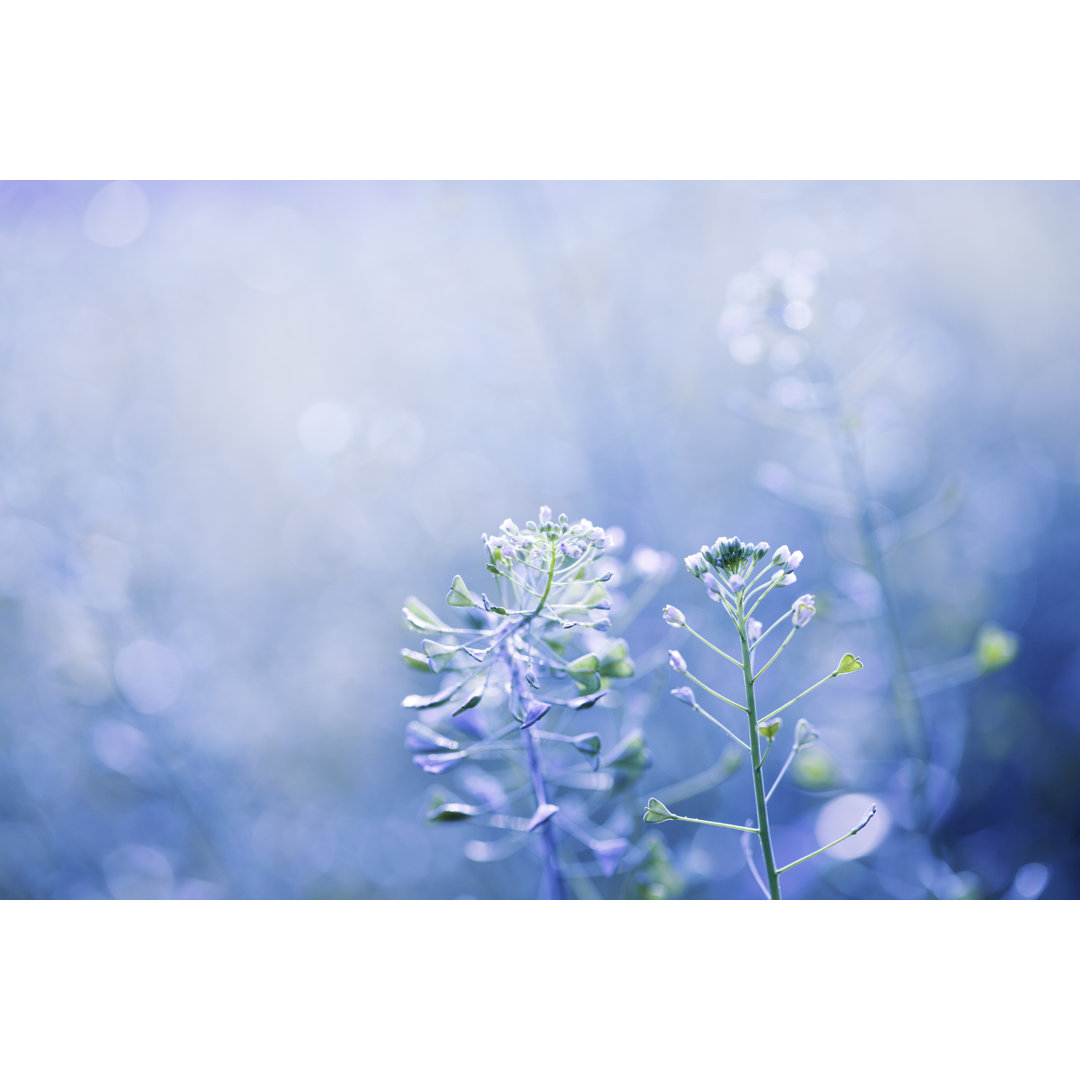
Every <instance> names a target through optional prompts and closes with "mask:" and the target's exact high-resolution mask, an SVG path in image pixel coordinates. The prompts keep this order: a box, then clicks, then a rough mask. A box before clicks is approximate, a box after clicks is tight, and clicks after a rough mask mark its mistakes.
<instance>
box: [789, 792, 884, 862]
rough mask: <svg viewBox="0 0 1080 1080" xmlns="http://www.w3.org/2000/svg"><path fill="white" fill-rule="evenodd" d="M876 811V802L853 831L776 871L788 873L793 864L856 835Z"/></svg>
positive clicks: (810, 857) (868, 822)
mask: <svg viewBox="0 0 1080 1080" xmlns="http://www.w3.org/2000/svg"><path fill="white" fill-rule="evenodd" d="M875 813H877V805H876V804H875V805H872V806H871V807H870V810H869V811H868V813H867V815H866V817H865V818H863V820H862V821H860V822H859V824H858V825H856V826H855V828H854V829H852V830H851V832H846V833H844V835H843V836H841V837H840V838H839V839H838V840H834V841H833V842H832V843H831V844H826V845H825V846H824V847H819V848H818V849H817V851H811V852H810V854H809V855H804V856H803V857H802V858H801V859H796V860H795V861H794V862H789V863H788V864H787V866H781V867H780V869H779V870H777V871H776V872H777V873H778V874H783V873H786V872H787V871H788V870H790V869H791V868H792V867H793V866H798V865H799V863H804V862H806V860H807V859H812V858H813V857H814V856H815V855H820V854H821V853H822V852H823V851H828V850H829V848H831V847H836V845H837V844H842V843H843V842H844V841H845V840H847V839H849V838H850V837H852V836H854V835H855V834H856V833H857V832H859V831H860V830H862V829H865V828H866V826H867V825H869V824H870V819H871V818H872V817H873V816H874V814H875Z"/></svg>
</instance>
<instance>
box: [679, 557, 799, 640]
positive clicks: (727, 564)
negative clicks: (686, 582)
mask: <svg viewBox="0 0 1080 1080" xmlns="http://www.w3.org/2000/svg"><path fill="white" fill-rule="evenodd" d="M768 553H769V545H768V544H767V543H765V542H764V541H762V542H761V543H760V544H748V543H744V542H743V541H742V540H740V539H739V538H738V537H737V536H733V537H727V536H720V537H717V539H716V542H715V543H714V544H712V545H711V546H709V545H703V546H702V548H701V550H700V551H695V552H694V553H693V554H692V555H687V556H686V559H685V560H684V562H685V564H686V569H687V570H689V571H690V573H691V574H693V575H694V577H696V578H697V579H698V580H699V581H701V582H702V584H704V585H705V587H706V589H707V590H708V593H709V597H710V598H711V599H712V600H715V601H716V602H717V603H725V602H729V603H730V602H734V601H735V598H736V597H737V596H739V595H742V594H744V593H745V592H746V591H747V589H748V588H749V587H750V586H752V585H754V584H756V583H757V582H758V581H759V580H760V579H761V578H762V577H763V576H764V575H765V574H766V573H767V572H768V571H769V570H770V569H772V570H774V573H773V576H772V578H771V580H770V582H769V583H768V586H769V587H772V586H783V585H791V584H793V583H794V582H795V580H796V577H795V570H796V569H797V568H798V566H799V564H800V563H801V562H802V558H803V554H802V552H801V551H794V552H792V551H789V550H788V547H787V545H786V544H784V545H783V546H781V547H779V548H777V549H776V551H775V552H774V553H773V557H772V559H771V560H770V561H769V562H768V563H767V564H766V566H765V568H764V569H763V570H761V571H759V573H758V574H757V575H756V576H755V577H751V574H753V572H754V570H755V568H756V567H757V565H758V563H760V562H761V560H762V559H764V558H765V556H766V555H768ZM675 610H677V609H675ZM665 618H666V616H665ZM668 621H669V622H670V620H668ZM673 625H677V624H673Z"/></svg>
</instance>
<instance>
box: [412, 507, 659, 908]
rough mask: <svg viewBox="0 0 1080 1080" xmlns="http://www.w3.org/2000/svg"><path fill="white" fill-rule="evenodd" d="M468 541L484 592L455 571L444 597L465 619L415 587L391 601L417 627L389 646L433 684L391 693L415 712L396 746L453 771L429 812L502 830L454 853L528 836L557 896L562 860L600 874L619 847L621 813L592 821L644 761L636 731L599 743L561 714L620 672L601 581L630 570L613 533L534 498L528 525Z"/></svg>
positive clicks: (548, 889) (593, 697)
mask: <svg viewBox="0 0 1080 1080" xmlns="http://www.w3.org/2000/svg"><path fill="white" fill-rule="evenodd" d="M482 539H483V542H484V546H485V548H486V549H487V554H488V565H487V569H488V571H489V572H490V573H491V574H492V575H493V577H494V584H493V587H492V592H491V595H490V596H489V594H488V593H487V592H480V593H476V592H474V591H473V590H472V589H470V588H469V587H468V586H467V585H466V583H465V581H464V579H463V578H462V577H461V575H457V576H456V577H455V578H454V580H453V583H452V584H451V586H450V591H449V593H448V595H447V598H446V600H447V603H448V604H449V605H450V606H451V607H456V608H462V609H465V610H466V611H467V613H468V618H469V625H468V626H466V627H457V626H451V625H448V624H447V623H445V622H444V621H443V620H442V619H440V618H439V617H438V616H437V615H435V613H434V612H432V611H431V610H430V609H429V608H428V607H426V606H425V605H424V604H423V603H422V602H421V601H419V600H417V599H416V598H415V597H410V598H409V599H408V600H407V601H406V603H405V607H404V615H405V619H406V621H407V622H408V624H409V625H410V626H411V627H412V628H413V629H414V630H416V631H419V632H420V633H422V634H424V635H425V637H424V639H423V641H422V643H421V648H420V649H419V650H412V649H405V650H403V654H404V656H405V658H406V660H407V661H408V662H409V663H410V664H412V665H413V666H414V667H416V668H418V669H424V670H427V671H430V672H433V673H436V674H440V675H442V676H443V680H444V681H443V684H442V686H441V687H440V689H439V690H438V691H436V692H435V693H433V694H426V695H421V694H410V695H409V696H408V697H406V698H405V700H404V701H403V702H402V704H403V705H404V706H405V707H406V708H411V709H416V710H420V711H422V712H423V713H424V714H425V720H424V721H419V720H415V721H413V722H412V723H410V724H409V726H408V729H407V734H406V746H407V747H408V748H409V749H410V750H412V751H413V752H414V757H413V761H414V763H415V764H416V765H418V766H419V767H420V768H421V769H423V770H424V771H425V772H428V773H430V774H433V775H441V774H443V773H446V772H448V771H450V770H452V769H460V772H459V775H460V776H461V786H462V787H463V788H464V789H465V790H466V791H467V792H468V794H467V795H466V796H459V795H457V794H455V793H453V792H449V791H447V790H446V789H443V788H439V789H438V790H437V791H436V792H435V793H434V794H433V795H432V802H431V805H430V806H429V808H428V814H427V816H428V819H429V820H430V821H461V820H466V819H467V820H470V821H472V822H474V823H476V824H483V825H486V826H490V827H491V828H494V829H497V830H503V831H505V832H506V833H507V836H506V837H504V839H503V840H502V841H473V842H471V843H470V844H469V845H468V847H467V848H466V854H467V855H469V856H470V857H471V858H473V859H476V860H478V861H489V860H490V859H492V858H496V857H499V856H500V855H503V854H510V853H511V852H512V851H513V850H516V848H517V847H518V846H520V845H522V844H524V843H525V842H527V841H528V839H529V837H530V836H534V837H536V838H538V840H539V847H540V856H541V861H542V863H543V865H544V880H545V885H544V887H543V888H542V890H541V891H542V895H545V896H549V897H552V898H562V897H563V896H564V895H565V894H566V888H567V870H568V869H569V866H568V864H567V863H566V860H567V858H568V856H572V860H573V862H572V865H573V869H574V875H575V878H576V879H580V878H581V876H582V875H586V874H589V873H592V872H593V871H594V870H595V871H596V872H598V873H600V874H602V875H604V876H608V877H610V876H611V875H612V874H613V873H614V872H615V871H616V869H617V868H618V866H619V863H620V860H621V859H622V856H623V855H624V854H625V853H626V851H627V848H628V847H629V840H628V839H627V836H626V835H625V833H626V832H627V831H628V829H629V827H630V826H629V819H628V818H626V816H625V815H624V816H623V818H624V819H625V821H626V827H625V828H622V829H620V828H616V827H612V826H611V825H610V824H609V825H605V826H599V825H596V824H595V823H594V822H593V820H592V817H593V815H594V814H595V813H596V811H597V810H598V809H600V807H599V805H598V803H599V802H602V800H603V799H604V798H605V797H609V796H611V795H614V794H617V793H619V792H620V791H622V790H624V789H625V788H626V787H627V786H628V785H629V784H630V783H631V782H632V781H633V780H636V779H637V777H638V776H639V775H640V774H641V772H642V771H643V770H644V769H645V768H646V767H647V766H648V765H649V763H650V760H651V759H650V757H649V753H648V750H647V748H646V746H645V742H644V738H643V736H642V735H641V733H640V732H639V731H636V730H632V731H629V732H626V733H625V734H624V735H623V738H622V739H620V740H618V741H617V743H616V745H614V746H613V747H612V748H611V749H610V750H609V751H607V752H606V753H605V752H604V751H605V748H604V746H603V739H602V738H601V735H600V733H599V732H595V731H586V732H573V731H568V730H565V728H564V725H565V723H566V718H567V716H568V715H573V714H576V713H578V712H581V711H583V710H586V709H589V708H591V707H592V706H594V705H596V703H597V702H598V701H600V700H601V699H602V698H603V697H604V696H605V695H606V694H607V693H608V687H609V684H610V683H611V682H612V680H617V679H625V678H628V677H630V676H632V675H633V674H634V666H633V663H632V661H631V659H630V656H629V652H628V649H627V645H626V642H625V641H623V640H622V639H619V638H613V637H611V636H609V635H608V633H607V631H609V630H610V628H611V614H612V608H613V604H612V596H611V594H610V593H609V592H608V588H607V586H608V584H609V583H612V582H614V581H617V580H619V579H620V578H624V577H625V578H630V577H633V576H635V574H636V575H637V576H639V577H641V576H644V572H643V571H642V569H641V568H640V567H636V566H634V565H631V566H630V567H624V566H623V564H622V563H620V562H619V561H618V560H617V559H615V558H613V557H612V556H611V554H610V553H611V552H612V551H613V550H614V549H615V548H616V547H617V546H618V542H619V536H618V534H617V533H616V531H615V530H612V531H610V532H607V531H605V530H604V529H602V528H599V527H597V526H595V525H593V524H592V522H590V521H588V520H585V519H582V520H581V521H579V522H576V523H571V522H570V521H569V520H568V518H567V517H566V515H565V514H563V515H560V516H559V518H558V519H553V518H552V515H551V511H550V510H549V509H548V508H547V507H541V509H540V514H539V517H538V520H537V521H528V522H526V524H525V525H524V527H519V526H518V525H516V524H515V523H514V522H513V521H511V520H509V519H507V520H506V521H504V522H503V524H502V526H501V527H500V530H499V532H498V533H497V534H494V535H492V536H488V535H487V534H484V535H483V538H482ZM651 554H653V555H656V556H657V557H656V558H654V559H649V558H643V560H637V561H639V562H642V563H643V565H645V564H648V565H647V566H646V567H645V568H646V569H649V567H651V568H652V570H653V571H655V573H656V574H660V575H661V576H662V574H661V572H663V573H667V572H668V571H669V570H670V567H669V566H668V565H667V562H665V561H664V559H662V558H660V556H659V555H658V554H657V553H651ZM658 560H659V561H658ZM667 561H671V560H670V557H667ZM653 564H656V565H653ZM661 564H662V565H661ZM556 793H558V794H556ZM556 800H557V801H556ZM608 818H609V820H610V819H611V815H610V814H609V815H608ZM560 844H561V849H560Z"/></svg>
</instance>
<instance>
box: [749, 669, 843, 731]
mask: <svg viewBox="0 0 1080 1080" xmlns="http://www.w3.org/2000/svg"><path fill="white" fill-rule="evenodd" d="M762 670H764V669H762ZM834 678H836V672H835V671H830V672H829V674H828V675H826V676H825V678H824V679H819V680H818V681H817V682H816V683H814V685H813V686H808V687H807V688H806V689H805V690H804V691H803V692H802V693H801V694H797V695H796V696H795V697H793V698H792V699H791V700H790V701H785V702H784V704H783V705H781V706H780V708H779V709H773V711H772V712H771V713H769V715H768V716H763V717H762V718H761V721H762V723H764V722H765V721H766V720H771V719H772V718H773V717H774V716H776V714H777V713H782V712H783V711H784V710H785V709H786V708H787V707H788V706H789V705H794V704H795V702H796V701H798V700H799V698H804V697H806V695H807V694H809V693H810V691H811V690H816V689H817V688H818V687H819V686H823V685H824V684H825V683H827V682H828V681H829V680H830V679H834Z"/></svg>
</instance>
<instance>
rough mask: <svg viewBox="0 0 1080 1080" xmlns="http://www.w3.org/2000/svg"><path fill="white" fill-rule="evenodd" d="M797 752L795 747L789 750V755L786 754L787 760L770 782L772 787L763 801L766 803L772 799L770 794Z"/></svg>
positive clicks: (797, 749)
mask: <svg viewBox="0 0 1080 1080" xmlns="http://www.w3.org/2000/svg"><path fill="white" fill-rule="evenodd" d="M798 752H799V748H798V747H797V746H793V747H792V748H791V753H790V754H788V756H787V760H786V761H785V762H784V764H783V765H781V766H780V771H779V772H778V773H777V774H776V779H775V780H774V781H773V782H772V787H771V788H769V791H768V794H767V795H766V796H765V801H766V802H768V801H769V800H770V799H771V798H772V793H773V792H774V791H775V790H776V786H777V784H779V783H780V781H781V779H783V776H784V773H786V772H787V771H788V766H789V765H790V764H791V763H792V762H793V761H794V760H795V755H796V754H797V753H798Z"/></svg>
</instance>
